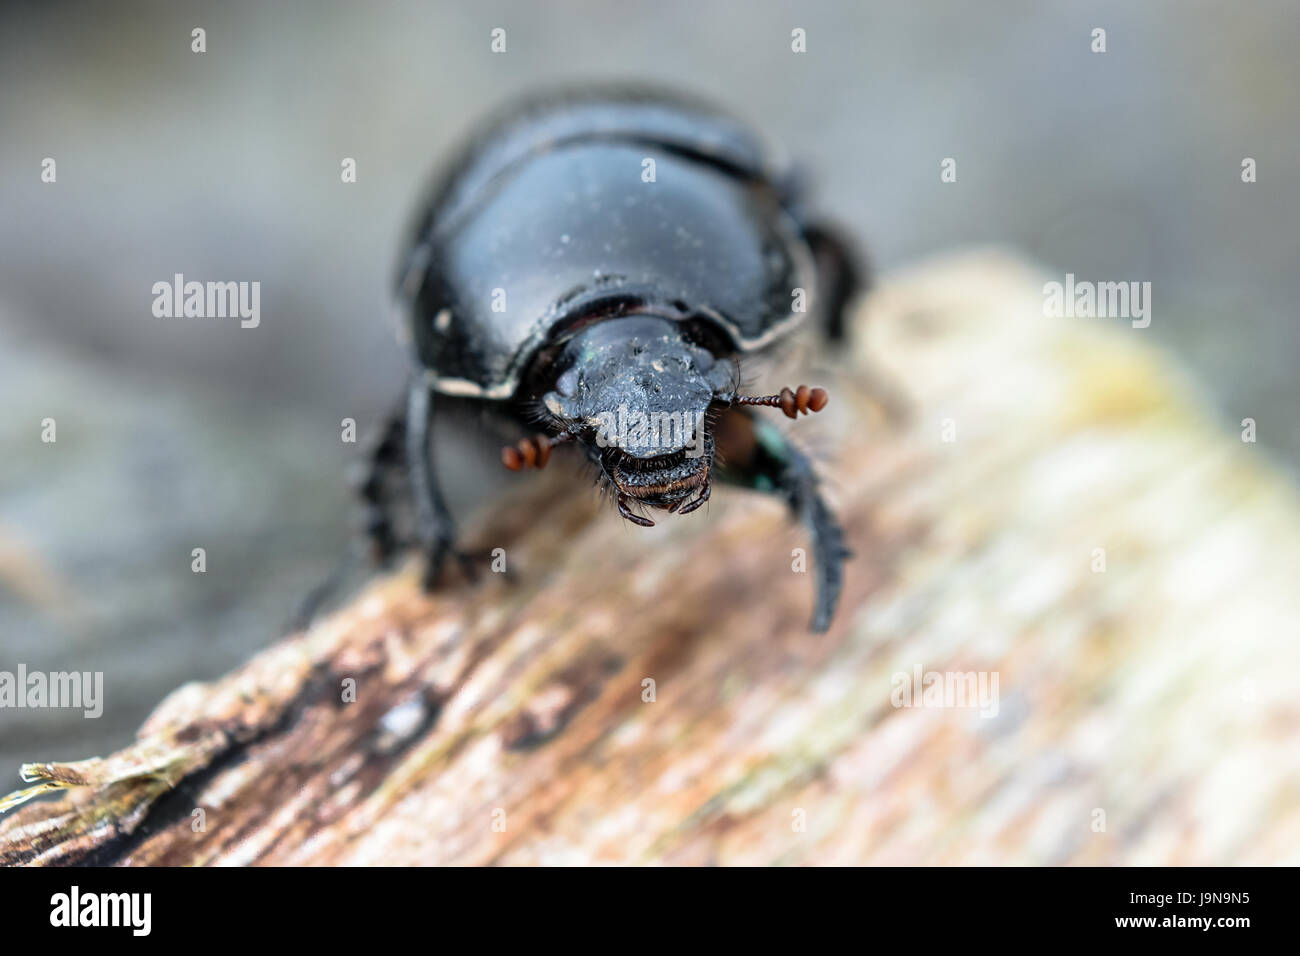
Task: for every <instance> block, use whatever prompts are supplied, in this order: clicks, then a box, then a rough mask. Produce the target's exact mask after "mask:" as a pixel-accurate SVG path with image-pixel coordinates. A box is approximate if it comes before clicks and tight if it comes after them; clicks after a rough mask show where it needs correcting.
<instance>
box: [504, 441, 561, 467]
mask: <svg viewBox="0 0 1300 956" xmlns="http://www.w3.org/2000/svg"><path fill="white" fill-rule="evenodd" d="M572 440H573V435H572V434H570V433H569V432H560V433H559V434H558V435H554V436H552V435H529V436H528V437H527V438H521V439H519V441H518V442H516V443H515V444H513V445H507V446H506V447H505V448H502V449H501V464H503V465H505V466H506V467H507V468H509V469H510V470H511V471H522V470H524V469H525V468H536V469H538V470H539V471H540V470H541V469H543V468H545V467H546V463H547V462H548V461H550V460H551V449H552V448H554V447H555V446H556V445H562V444H564V443H565V442H567V441H572Z"/></svg>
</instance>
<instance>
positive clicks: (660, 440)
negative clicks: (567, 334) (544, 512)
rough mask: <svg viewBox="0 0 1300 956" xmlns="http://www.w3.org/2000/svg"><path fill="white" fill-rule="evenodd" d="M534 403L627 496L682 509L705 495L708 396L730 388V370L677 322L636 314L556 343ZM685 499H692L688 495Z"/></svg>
mask: <svg viewBox="0 0 1300 956" xmlns="http://www.w3.org/2000/svg"><path fill="white" fill-rule="evenodd" d="M554 372H555V377H554V380H553V382H552V388H551V390H550V391H548V392H546V393H545V395H544V396H543V398H542V404H543V405H544V406H545V408H546V410H547V412H549V413H550V415H551V416H552V417H553V419H554V421H555V424H556V425H557V426H558V428H559V429H560V430H561V431H563V432H566V433H567V434H569V435H571V436H572V437H573V438H574V439H575V440H576V441H578V442H579V443H580V444H582V445H583V447H584V448H585V450H586V452H587V455H588V457H589V458H590V459H591V460H592V461H594V462H595V463H596V464H597V465H599V467H600V468H601V471H602V472H603V474H604V475H605V477H606V478H608V479H609V481H610V482H611V483H612V484H613V486H614V489H615V491H616V493H617V496H618V501H619V511H620V512H621V513H622V514H623V516H624V517H626V518H628V519H629V520H631V521H634V522H636V523H637V524H647V525H648V524H653V522H652V521H650V520H649V519H648V518H644V517H642V516H640V515H637V514H634V513H632V512H631V511H629V510H628V503H629V502H630V501H635V502H639V503H641V504H644V505H648V506H651V507H655V508H664V509H667V510H669V511H679V513H682V514H685V513H687V512H689V511H693V510H695V508H697V507H699V505H700V504H703V503H704V501H705V500H707V498H708V489H709V472H710V469H711V468H712V465H713V436H712V435H711V434H710V431H709V418H708V412H709V406H710V405H711V404H712V403H713V402H714V401H715V400H719V399H724V400H725V397H726V396H729V395H730V394H731V393H733V392H734V384H735V383H734V374H735V370H734V368H733V367H732V365H731V364H730V363H728V362H724V361H718V360H716V359H715V357H714V355H713V354H712V353H711V352H710V351H708V350H707V349H704V348H701V347H699V346H698V345H695V344H693V343H692V342H691V341H690V340H689V339H688V337H687V336H686V335H685V334H684V331H683V328H682V326H681V325H680V324H678V323H677V322H674V321H672V320H669V319H664V318H659V317H656V316H648V315H634V316H626V317H620V318H613V319H606V320H605V321H602V322H598V323H595V324H593V325H589V326H587V327H585V328H584V329H582V330H581V331H579V332H578V333H577V334H575V335H574V336H573V337H572V338H571V339H570V340H569V341H568V342H567V343H566V344H565V346H564V349H563V351H562V353H561V354H560V356H559V360H558V361H557V362H556V364H555V366H554ZM688 499H693V500H690V501H689V502H688Z"/></svg>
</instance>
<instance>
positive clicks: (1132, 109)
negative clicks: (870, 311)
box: [0, 0, 1300, 792]
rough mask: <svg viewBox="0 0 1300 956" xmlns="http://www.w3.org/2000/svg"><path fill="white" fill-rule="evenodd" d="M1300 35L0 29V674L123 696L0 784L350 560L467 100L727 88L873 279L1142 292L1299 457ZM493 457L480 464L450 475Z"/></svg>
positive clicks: (26, 9)
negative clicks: (66, 673)
mask: <svg viewBox="0 0 1300 956" xmlns="http://www.w3.org/2000/svg"><path fill="white" fill-rule="evenodd" d="M1085 7H1086V8H1088V9H1085ZM498 26H499V27H504V28H505V29H506V31H507V52H506V53H505V54H496V55H494V54H492V53H491V52H490V51H489V34H490V31H491V30H492V29H493V28H494V27H498ZM1098 26H1100V27H1104V28H1105V29H1106V31H1107V46H1108V51H1107V52H1106V53H1105V54H1094V53H1092V52H1090V49H1089V46H1090V33H1091V30H1092V29H1093V28H1094V27H1098ZM194 27H203V28H204V29H205V30H206V31H207V52H206V53H203V54H197V53H193V52H191V50H190V42H191V41H190V31H191V30H192V29H193V28H194ZM794 27H802V28H804V29H805V30H806V31H807V37H808V52H807V53H806V54H803V55H795V54H792V53H791V52H790V31H791V29H793V28H794ZM1298 48H1300V12H1298V11H1297V7H1296V5H1295V3H1294V0H1279V2H1261V0H1251V2H1248V3H1239V4H1225V3H1221V2H1199V3H1198V2H1189V0H1176V2H1175V0H1169V2H1155V0H1147V2H1143V3H1140V4H1135V3H1132V2H1125V0H1120V2H1094V3H1089V4H1086V5H1085V4H1080V3H1069V2H1041V0H1025V2H1014V0H996V2H983V3H969V2H916V0H894V2H880V0H873V2H870V3H858V2H849V0H841V2H825V0H823V2H813V3H808V2H801V3H795V2H790V3H778V2H770V0H758V2H753V0H751V2H745V3H700V2H698V0H693V2H654V3H647V2H642V3H629V2H619V3H610V2H597V0H589V2H576V0H575V2H568V3H546V4H542V3H536V2H517V3H505V2H497V3H493V2H475V3H452V2H446V3H382V2H366V3H351V4H342V3H321V2H312V3H276V2H226V3H221V4H214V3H184V2H176V0H168V2H165V3H162V2H160V3H132V2H120V3H114V4H103V3H99V4H94V3H87V4H84V5H74V4H65V3H44V4H36V3H32V4H25V3H10V4H9V5H7V6H5V7H4V8H3V12H2V13H0V670H13V669H15V668H16V666H17V664H18V663H19V662H22V663H25V664H26V665H27V667H28V668H29V669H30V670H47V671H48V670H64V669H76V670H91V671H96V670H98V671H103V672H104V673H105V682H106V685H107V686H106V696H107V702H106V709H105V712H104V716H103V718H102V719H99V720H84V719H82V718H81V717H80V714H79V713H78V712H72V711H58V710H44V711H30V710H28V711H0V792H3V791H6V790H9V789H11V788H12V787H16V786H17V785H18V783H19V781H18V778H17V765H18V763H19V761H20V760H27V759H76V758H81V757H85V756H90V755H92V754H100V753H105V752H107V751H109V750H111V749H113V748H115V747H117V746H120V745H121V744H123V743H125V742H126V741H127V740H129V739H130V738H131V736H132V735H133V733H134V730H135V728H136V727H137V725H138V724H139V723H140V721H141V720H142V719H143V718H144V717H145V715H146V714H147V713H148V712H149V710H150V709H152V707H153V706H154V705H155V704H156V703H157V702H158V701H159V700H160V699H161V697H162V696H163V695H164V694H166V693H167V692H168V691H169V690H171V689H172V688H173V687H175V686H177V685H179V684H180V683H183V682H184V681H186V680H191V679H202V678H211V677H214V676H217V675H218V674H220V673H222V672H224V671H226V670H227V669H229V668H231V667H232V666H234V665H236V664H237V663H238V662H240V661H241V660H243V659H244V658H245V657H246V656H247V655H248V654H249V653H250V652H251V651H252V650H254V649H256V648H258V647H260V646H263V645H265V644H266V643H268V642H269V641H271V640H272V639H273V638H274V637H275V636H276V634H277V633H278V630H279V628H280V626H281V624H282V623H283V621H284V620H285V619H286V617H287V615H288V614H289V612H290V610H291V608H292V606H293V604H294V603H295V601H296V600H297V598H298V596H299V595H300V594H301V593H302V592H303V591H304V590H305V589H306V588H307V587H308V586H309V584H311V583H313V582H314V581H315V580H316V579H317V578H319V577H320V576H321V575H323V574H324V573H325V572H326V571H327V570H328V569H329V568H330V567H331V566H332V564H333V563H334V561H335V560H336V558H337V556H338V555H339V554H340V553H341V552H342V549H343V548H344V544H345V541H346V540H347V536H348V533H349V525H350V521H351V512H350V509H349V497H348V492H347V486H346V483H345V481H344V473H345V467H346V465H347V463H348V462H349V461H350V460H352V459H353V458H354V457H355V455H356V447H355V446H350V445H345V444H343V443H341V442H340V439H339V422H340V420H341V419H342V418H344V417H353V418H355V419H357V421H358V422H359V423H360V424H361V426H362V428H363V429H364V428H365V427H366V426H367V425H368V424H370V423H372V422H373V421H374V420H375V419H376V418H377V416H378V415H380V414H381V413H382V411H383V410H384V409H385V408H386V407H387V406H388V405H389V403H390V402H391V401H392V400H393V399H394V397H395V396H396V395H397V394H398V391H399V388H400V383H401V379H402V375H403V370H404V367H405V366H404V357H403V355H402V353H401V352H400V350H399V349H398V347H397V345H396V344H395V342H394V339H393V336H392V330H391V327H390V320H389V315H388V310H387V297H388V289H389V285H390V280H391V277H392V274H393V268H394V260H395V257H396V255H397V252H398V244H399V241H400V238H401V235H402V233H403V230H404V226H405V224H406V222H407V220H408V218H409V217H410V216H411V215H412V214H413V211H414V202H415V201H416V199H417V197H418V196H419V195H420V193H421V191H422V189H423V187H424V186H425V184H426V183H427V182H428V178H429V174H430V172H431V171H432V169H433V167H434V164H435V162H436V160H437V159H438V158H439V157H440V156H443V155H444V154H445V152H446V150H447V149H448V148H449V147H450V146H451V145H452V144H453V143H454V142H455V141H456V140H457V139H458V137H459V136H460V135H461V134H462V133H463V132H464V131H465V130H466V129H467V128H468V127H469V126H470V125H471V124H472V123H473V122H474V121H475V120H476V119H477V118H478V117H480V116H481V114H482V112H483V111H484V110H485V109H487V108H490V107H493V106H495V105H498V104H500V103H502V102H503V101H505V100H507V99H508V98H510V97H511V96H514V95H516V94H519V93H521V92H525V91H532V90H535V89H536V88H537V87H539V86H540V85H543V84H547V83H552V82H559V81H575V80H581V79H584V78H592V79H596V78H602V79H611V78H617V79H638V78H644V79H652V80H657V81H661V82H666V83H670V84H674V85H677V86H681V87H683V88H686V89H688V90H693V91H696V92H698V93H701V94H705V95H707V96H710V97H712V98H714V99H716V100H717V101H719V102H720V103H721V104H723V105H725V106H728V107H730V108H731V109H733V110H734V111H735V112H737V113H739V114H740V115H741V116H742V117H745V118H747V119H749V120H751V121H752V122H754V123H755V124H756V125H758V126H759V127H760V128H761V129H762V130H763V131H764V133H765V134H766V135H767V137H768V138H769V139H770V140H771V141H772V142H773V143H774V144H776V145H778V146H779V147H780V148H782V149H783V150H784V151H785V152H786V153H788V154H789V155H790V156H792V157H794V158H797V159H799V160H801V161H802V162H804V163H805V164H806V165H807V166H808V167H809V169H810V171H811V172H812V174H813V176H814V183H815V185H816V188H817V195H818V196H819V197H820V199H821V204H822V205H823V206H824V207H825V208H826V209H827V210H828V211H830V212H833V213H834V214H835V215H836V216H837V217H838V218H839V219H840V220H841V221H843V222H845V223H847V224H849V225H850V226H851V227H852V229H853V230H854V231H855V232H856V234H857V235H858V236H859V238H860V239H861V240H862V241H863V242H864V243H865V244H866V245H867V247H868V248H869V249H870V251H871V254H872V257H873V259H874V262H875V264H876V265H877V267H878V268H879V269H881V270H883V271H886V272H887V271H888V270H890V269H891V268H894V267H897V266H901V265H904V264H906V263H908V262H909V261H912V260H915V259H917V258H920V257H924V256H927V255H930V254H933V253H936V252H941V251H945V250H950V249H954V248H959V247H963V246H968V245H971V244H982V243H990V242H996V243H1002V244H1007V245H1010V246H1011V247H1013V248H1017V249H1019V250H1022V251H1023V252H1024V253H1025V254H1026V255H1028V256H1030V257H1032V258H1034V259H1036V260H1038V261H1039V262H1041V263H1042V264H1043V265H1044V266H1045V267H1046V268H1047V269H1049V270H1051V271H1052V272H1053V273H1055V274H1056V275H1058V276H1060V275H1063V274H1064V273H1065V272H1067V271H1068V272H1074V273H1075V274H1076V275H1077V276H1078V277H1079V278H1080V279H1094V280H1145V281H1151V282H1152V283H1153V303H1154V308H1153V322H1152V325H1151V328H1150V329H1149V330H1147V332H1145V333H1141V334H1147V335H1150V336H1151V337H1152V339H1153V340H1154V341H1156V342H1159V343H1161V344H1162V345H1163V346H1165V347H1167V348H1169V349H1170V350H1173V351H1174V352H1176V353H1178V354H1180V355H1181V356H1182V358H1183V359H1184V360H1185V362H1186V363H1187V364H1189V365H1190V366H1191V367H1192V368H1193V369H1194V370H1195V371H1196V372H1197V373H1198V376H1199V378H1200V380H1201V381H1202V382H1203V383H1204V385H1205V388H1206V392H1207V395H1208V396H1209V398H1210V399H1211V401H1212V402H1213V403H1214V405H1215V407H1216V408H1217V409H1218V413H1219V414H1220V416H1221V418H1222V419H1223V421H1224V422H1225V423H1226V424H1228V425H1232V423H1235V422H1238V421H1239V420H1240V419H1241V418H1243V417H1245V416H1250V417H1253V418H1255V419H1256V420H1257V421H1258V422H1259V429H1260V440H1261V442H1262V443H1264V444H1265V445H1266V446H1267V447H1268V448H1269V449H1271V451H1272V452H1273V453H1274V455H1275V456H1276V457H1277V458H1278V459H1280V460H1282V461H1283V462H1284V463H1285V464H1286V465H1287V466H1289V467H1291V468H1294V467H1295V466H1296V464H1297V463H1300V424H1298V423H1297V417H1296V415H1295V410H1296V398H1297V392H1298V391H1300V389H1298V388H1297V385H1296V383H1295V375H1294V371H1293V365H1294V361H1295V357H1296V356H1297V354H1298V353H1300V325H1298V324H1297V322H1296V320H1295V303H1296V301H1297V292H1298V291H1300V277H1298V276H1297V268H1296V259H1297V256H1296V251H1297V250H1296V242H1295V229H1294V224H1295V223H1296V221H1297V219H1298V218H1300V192H1298V191H1297V189H1296V187H1295V182H1296V177H1297V174H1298V173H1300V169H1298V168H1297V166H1298V163H1300V161H1298V159H1297V156H1298V154H1300V126H1298V124H1297V116H1298V115H1300V114H1298V113H1297V107H1296V91H1297V89H1300V57H1297V55H1296V50H1297V49H1298ZM47 156H48V157H53V158H55V160H56V161H57V171H58V181H57V183H56V184H52V185H51V184H44V183H42V182H41V180H40V170H41V161H42V159H43V158H45V157H47ZM345 156H350V157H354V158H355V159H356V160H357V164H358V173H359V181H358V182H357V183H356V184H352V185H344V184H342V183H341V182H340V176H339V173H340V165H339V164H340V160H341V159H342V158H343V157H345ZM947 156H951V157H954V158H956V159H957V163H958V182H957V183H956V184H952V185H942V184H941V183H940V182H939V175H938V174H939V162H940V160H941V159H942V158H944V157H947ZM1245 156H1250V157H1253V158H1255V159H1256V160H1257V161H1258V164H1259V182H1258V183H1256V184H1254V185H1249V186H1247V185H1243V183H1242V182H1241V180H1240V163H1241V160H1242V158H1243V157H1245ZM176 272H182V273H184V274H185V275H186V276H187V277H189V278H193V279H198V280H245V281H251V280H258V281H260V282H261V284H262V302H261V311H262V324H261V327H260V328H257V329H249V330H245V329H240V328H239V327H238V324H237V322H234V321H220V320H218V321H207V320H188V321H187V320H160V319H156V318H154V317H153V315H152V314H151V311H150V310H151V305H152V301H153V296H152V293H151V291H150V287H151V286H152V284H153V283H154V282H157V281H160V280H168V279H169V278H170V277H171V276H172V275H173V274H174V273H176ZM47 417H52V418H55V419H56V420H57V422H58V441H57V443H55V444H53V445H49V444H43V443H42V442H41V441H40V422H41V420H42V419H43V418H47ZM1233 427H1236V426H1233ZM476 455H477V456H478V457H476ZM490 461H491V451H490V450H489V451H480V452H471V451H469V450H467V451H466V453H465V454H464V455H463V456H458V458H457V460H456V461H455V462H453V463H452V471H453V480H454V481H456V482H457V483H458V484H459V485H461V486H464V485H467V484H468V483H469V482H468V480H467V476H470V475H473V474H475V473H476V471H475V469H476V468H477V466H478V464H479V463H480V462H490ZM484 467H485V468H487V469H488V470H489V473H491V470H492V466H491V465H490V464H485V465H484ZM195 547H203V548H206V549H207V555H208V570H207V573H206V574H202V575H198V574H194V573H192V572H191V570H190V560H191V559H190V552H191V549H192V548H195Z"/></svg>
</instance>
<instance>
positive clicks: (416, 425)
mask: <svg viewBox="0 0 1300 956" xmlns="http://www.w3.org/2000/svg"><path fill="white" fill-rule="evenodd" d="M433 411H434V409H433V390H432V389H430V388H429V387H428V386H427V385H425V384H424V383H423V382H421V381H418V380H417V381H415V382H413V383H411V389H410V392H409V393H408V395H407V404H406V467H407V469H408V472H409V474H410V479H411V497H412V499H413V500H414V503H415V540H416V543H417V545H418V546H419V547H420V549H421V550H422V551H423V552H424V556H425V567H424V576H423V578H422V581H423V584H424V589H425V590H426V591H428V590H432V589H433V586H434V583H435V582H436V581H437V580H438V575H439V574H441V573H442V567H443V564H444V563H445V562H446V560H447V557H448V555H451V556H454V557H455V558H456V559H457V560H458V561H459V562H460V564H461V567H462V568H463V569H464V571H465V573H466V575H467V576H472V566H471V563H470V560H469V558H468V556H466V555H464V554H462V553H461V552H460V551H458V550H457V549H456V528H455V525H454V524H453V522H452V519H451V512H450V511H449V510H448V508H447V502H446V500H445V499H444V498H443V497H442V489H440V488H439V487H438V478H437V475H436V474H435V473H434V468H433V458H432V453H433Z"/></svg>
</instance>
